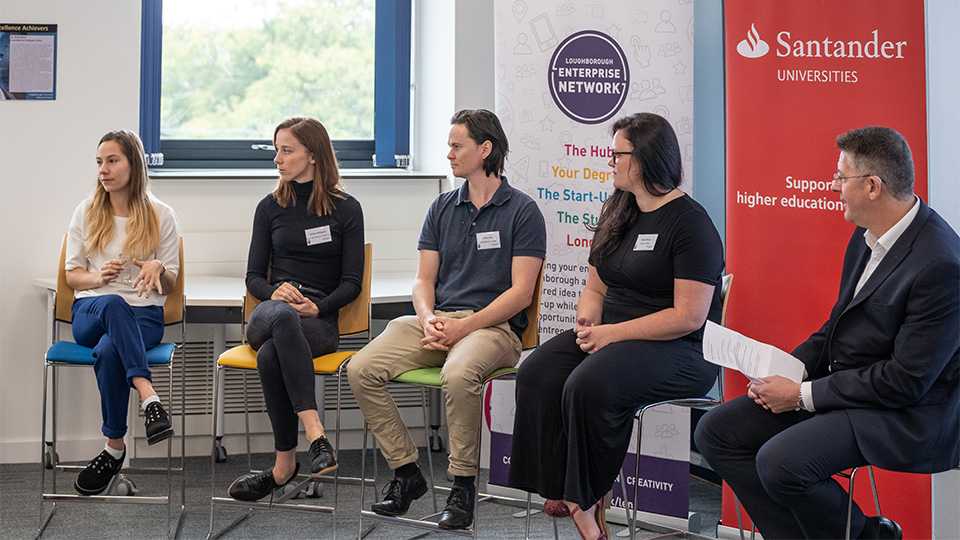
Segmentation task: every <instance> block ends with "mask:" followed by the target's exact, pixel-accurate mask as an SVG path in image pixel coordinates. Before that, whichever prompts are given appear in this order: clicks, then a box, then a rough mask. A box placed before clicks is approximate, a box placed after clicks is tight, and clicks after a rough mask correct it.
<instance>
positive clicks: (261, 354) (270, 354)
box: [247, 300, 340, 452]
mask: <svg viewBox="0 0 960 540" xmlns="http://www.w3.org/2000/svg"><path fill="white" fill-rule="evenodd" d="M336 317H337V314H336V313H333V314H332V315H331V316H330V317H325V318H320V317H300V314H299V313H297V310H295V309H293V307H292V306H291V305H290V304H287V303H286V302H281V301H279V300H267V301H265V302H261V303H260V304H259V305H257V307H255V308H253V312H252V313H250V320H249V321H248V322H247V343H249V344H250V346H251V347H253V349H254V350H255V351H257V374H259V375H260V388H262V389H263V401H264V403H265V404H266V406H267V415H268V416H269V417H270V424H271V425H272V426H273V443H274V448H275V449H276V450H277V451H279V452H286V451H287V450H292V449H294V448H296V447H297V437H298V434H299V432H300V418H299V417H298V416H297V413H298V412H301V411H306V410H311V409H314V410H315V409H316V408H317V398H316V394H315V393H314V390H315V388H316V383H315V380H314V373H313V359H314V357H316V356H321V355H324V354H327V353H332V352H334V351H336V350H337V346H338V345H339V344H340V333H339V332H338V331H337V319H336Z"/></svg>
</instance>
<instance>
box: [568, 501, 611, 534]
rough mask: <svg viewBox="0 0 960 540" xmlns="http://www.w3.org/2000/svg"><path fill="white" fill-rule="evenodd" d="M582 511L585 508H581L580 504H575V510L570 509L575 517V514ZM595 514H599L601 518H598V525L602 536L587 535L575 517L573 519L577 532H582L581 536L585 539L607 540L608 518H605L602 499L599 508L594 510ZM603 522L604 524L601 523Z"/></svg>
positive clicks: (571, 515)
mask: <svg viewBox="0 0 960 540" xmlns="http://www.w3.org/2000/svg"><path fill="white" fill-rule="evenodd" d="M582 511H583V510H580V506H574V507H573V510H571V511H570V517H571V518H573V517H574V516H575V515H577V514H578V513H580V512H582ZM593 515H594V516H595V517H596V516H598V515H599V516H600V519H599V520H597V526H598V527H599V528H600V536H598V537H596V538H595V539H591V538H587V537H586V536H585V535H584V534H583V531H582V530H580V525H579V524H578V523H577V520H576V519H574V520H573V525H574V526H575V527H576V528H577V532H578V533H580V538H582V539H583V540H607V527H606V525H607V521H606V519H605V511H604V510H603V501H602V500H601V501H600V504H598V505H597V509H596V510H595V511H594V514H593ZM601 523H602V525H601Z"/></svg>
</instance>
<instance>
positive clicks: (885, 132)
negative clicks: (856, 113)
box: [695, 127, 960, 539]
mask: <svg viewBox="0 0 960 540" xmlns="http://www.w3.org/2000/svg"><path fill="white" fill-rule="evenodd" d="M837 146H838V147H839V148H840V160H839V162H838V164H837V174H836V175H835V176H834V182H833V185H832V188H831V189H832V190H833V191H836V192H839V193H840V199H841V200H842V201H844V202H845V203H846V209H845V212H844V218H845V219H846V220H847V221H850V222H853V223H854V224H856V225H857V229H856V230H855V231H854V233H853V237H852V238H851V239H850V243H849V244H848V246H847V251H846V255H845V256H844V260H843V273H842V276H841V279H840V293H839V296H838V298H837V303H836V304H835V305H834V307H833V310H832V311H831V313H830V318H829V320H827V322H826V323H825V324H824V325H823V327H821V328H820V330H818V331H817V332H816V333H814V334H813V335H811V336H810V337H809V338H808V339H807V340H806V341H805V342H803V343H802V344H800V346H798V347H797V348H796V349H795V350H794V351H793V355H794V356H796V357H797V358H799V359H800V360H801V361H802V362H803V363H804V366H805V367H806V375H805V378H804V381H803V382H802V383H796V382H793V381H791V380H789V379H785V378H783V377H779V376H774V377H769V378H766V379H764V381H765V382H764V383H763V384H751V385H750V387H749V389H748V391H747V394H746V395H745V396H741V397H739V398H737V399H735V400H732V401H730V402H728V403H725V404H724V405H722V406H720V407H718V408H716V409H714V410H712V411H711V412H709V413H707V415H706V416H704V418H703V419H702V420H701V422H700V423H699V425H698V427H697V431H696V434H695V437H696V442H697V447H698V448H699V449H700V451H701V453H702V454H703V456H704V457H705V458H706V459H707V462H708V463H710V465H711V466H712V467H713V469H714V470H715V471H716V472H717V473H718V474H720V476H722V477H723V479H724V480H726V481H727V483H728V484H729V485H730V487H731V488H732V489H733V491H734V493H736V494H737V496H738V497H739V499H740V502H742V503H743V505H744V507H745V508H746V510H747V512H748V513H749V514H750V516H751V517H752V518H753V520H754V522H755V523H756V524H757V528H758V530H759V531H760V532H761V534H763V537H764V538H765V539H772V538H842V537H843V535H844V531H845V528H846V511H845V509H846V504H847V493H846V491H845V490H844V489H843V487H842V486H841V485H840V484H839V483H838V482H836V481H835V480H833V479H832V478H831V476H832V475H833V474H835V473H837V472H838V471H842V470H845V469H849V468H852V467H857V466H861V465H867V464H872V465H876V466H878V467H881V468H883V469H888V470H895V471H904V472H913V473H935V472H940V471H944V470H948V469H951V468H953V467H956V466H957V464H958V463H960V238H958V237H957V233H956V232H954V231H953V230H952V229H951V228H950V226H949V225H947V223H946V222H945V221H944V220H943V218H941V217H940V216H939V215H937V213H936V212H934V211H933V210H932V209H930V208H929V207H928V206H927V205H926V204H924V202H923V201H921V200H920V199H919V197H917V196H916V195H914V193H913V174H914V173H913V158H912V155H911V153H910V148H909V146H907V142H906V141H905V140H904V138H903V137H902V136H901V135H900V134H899V133H897V132H896V131H894V130H892V129H889V128H883V127H865V128H862V129H855V130H852V131H849V132H847V133H844V134H843V135H840V136H839V137H837ZM852 515H853V518H852V525H851V537H854V538H900V537H902V532H901V531H900V527H899V526H898V525H897V524H896V523H894V522H893V521H891V520H889V519H886V518H877V517H865V516H864V514H863V512H861V510H860V508H859V507H857V506H856V505H854V508H853V514H852Z"/></svg>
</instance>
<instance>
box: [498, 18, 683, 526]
mask: <svg viewBox="0 0 960 540" xmlns="http://www.w3.org/2000/svg"><path fill="white" fill-rule="evenodd" d="M494 16H495V18H496V26H495V41H496V46H495V55H496V58H495V62H496V77H497V80H496V90H497V92H496V113H497V115H498V116H499V117H500V121H501V122H502V123H503V126H504V129H505V131H506V134H507V136H508V138H509V140H510V150H511V152H510V155H509V157H508V160H507V165H506V168H507V171H506V176H507V178H508V179H509V181H510V183H511V184H512V185H513V186H515V187H517V188H518V189H520V190H522V191H523V192H525V193H527V194H528V195H530V196H531V197H533V199H534V200H536V201H537V203H538V204H539V206H540V209H541V211H542V212H543V215H544V218H545V220H546V224H547V259H546V268H545V271H544V283H543V296H542V299H541V317H540V323H539V324H540V337H541V341H546V340H548V339H550V338H551V337H553V336H554V335H556V334H559V333H560V332H563V331H565V330H567V329H570V328H573V326H574V324H575V322H576V307H577V300H578V298H579V296H580V292H581V291H582V290H583V286H584V284H585V282H586V278H587V269H588V264H587V256H588V254H589V250H590V243H591V241H592V239H593V232H591V231H590V230H589V229H588V228H587V227H588V226H593V225H596V223H597V219H598V218H599V215H600V208H601V205H602V204H603V202H604V201H605V200H606V198H607V196H608V195H609V194H610V193H611V192H612V191H613V186H612V183H613V181H612V175H611V168H610V166H609V164H608V161H609V160H610V158H611V155H612V154H611V152H612V149H611V145H612V134H611V133H610V126H611V125H612V123H613V121H614V120H616V119H617V118H620V117H622V116H626V115H629V114H632V113H636V112H644V111H646V112H654V113H657V114H659V115H661V116H663V117H665V118H666V119H667V120H669V121H670V123H671V124H672V125H673V128H674V130H675V131H676V133H677V136H678V138H679V141H680V146H681V151H682V152H683V158H684V163H683V165H684V171H685V180H684V183H683V185H682V186H681V187H682V188H683V189H684V190H685V191H687V192H688V193H690V192H691V191H692V187H691V180H690V171H692V169H693V2H692V0H680V1H678V0H650V1H646V2H642V3H637V2H636V1H633V0H613V1H608V2H603V3H598V2H596V1H595V0H590V1H582V0H577V1H570V2H560V3H557V2H547V1H545V0H513V1H511V0H497V2H496V3H495V5H494ZM489 392H490V393H488V395H487V396H486V398H487V401H488V404H489V405H490V409H488V418H487V425H488V426H492V428H493V430H492V434H491V437H492V443H491V456H490V462H491V470H490V478H491V483H494V484H499V485H506V478H507V471H508V467H509V454H510V444H511V435H510V434H511V433H512V431H513V430H512V428H513V406H514V405H513V404H514V400H513V386H512V383H504V382H501V381H498V382H497V383H494V385H493V386H492V387H491V390H490V391H489ZM658 414H660V418H659V419H658V420H657V422H656V424H657V425H656V427H654V422H653V421H652V420H648V422H650V423H647V422H645V427H646V428H649V431H650V437H651V438H650V440H649V441H647V440H646V439H645V442H644V445H643V448H644V454H645V455H644V459H647V458H648V457H649V459H651V460H654V461H657V460H659V461H657V462H656V463H654V464H652V465H642V468H643V469H644V470H649V471H651V472H650V473H649V474H650V475H651V477H650V478H646V479H642V480H643V481H642V483H641V484H640V493H641V497H642V500H643V501H645V502H644V503H641V508H644V504H647V506H648V507H649V508H651V509H652V510H651V511H657V512H658V513H665V514H668V515H674V516H679V517H682V518H683V519H687V502H688V501H687V490H688V489H689V485H688V473H689V463H688V459H689V415H688V413H687V411H680V410H677V411H671V410H665V411H661V412H660V413H658ZM645 431H647V429H645ZM632 451H633V452H635V449H632ZM647 454H649V456H648V455H647ZM627 461H628V462H629V464H630V465H629V466H630V470H633V465H632V464H633V463H635V458H634V457H629V456H628V459H627ZM617 493H618V494H619V491H618V492H617ZM620 504H623V500H622V498H620ZM658 505H659V506H658Z"/></svg>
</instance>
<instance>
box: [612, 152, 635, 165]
mask: <svg viewBox="0 0 960 540" xmlns="http://www.w3.org/2000/svg"><path fill="white" fill-rule="evenodd" d="M610 153H611V154H613V164H614V165H616V164H617V161H618V160H619V159H620V157H619V156H629V155H631V154H633V152H610Z"/></svg>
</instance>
